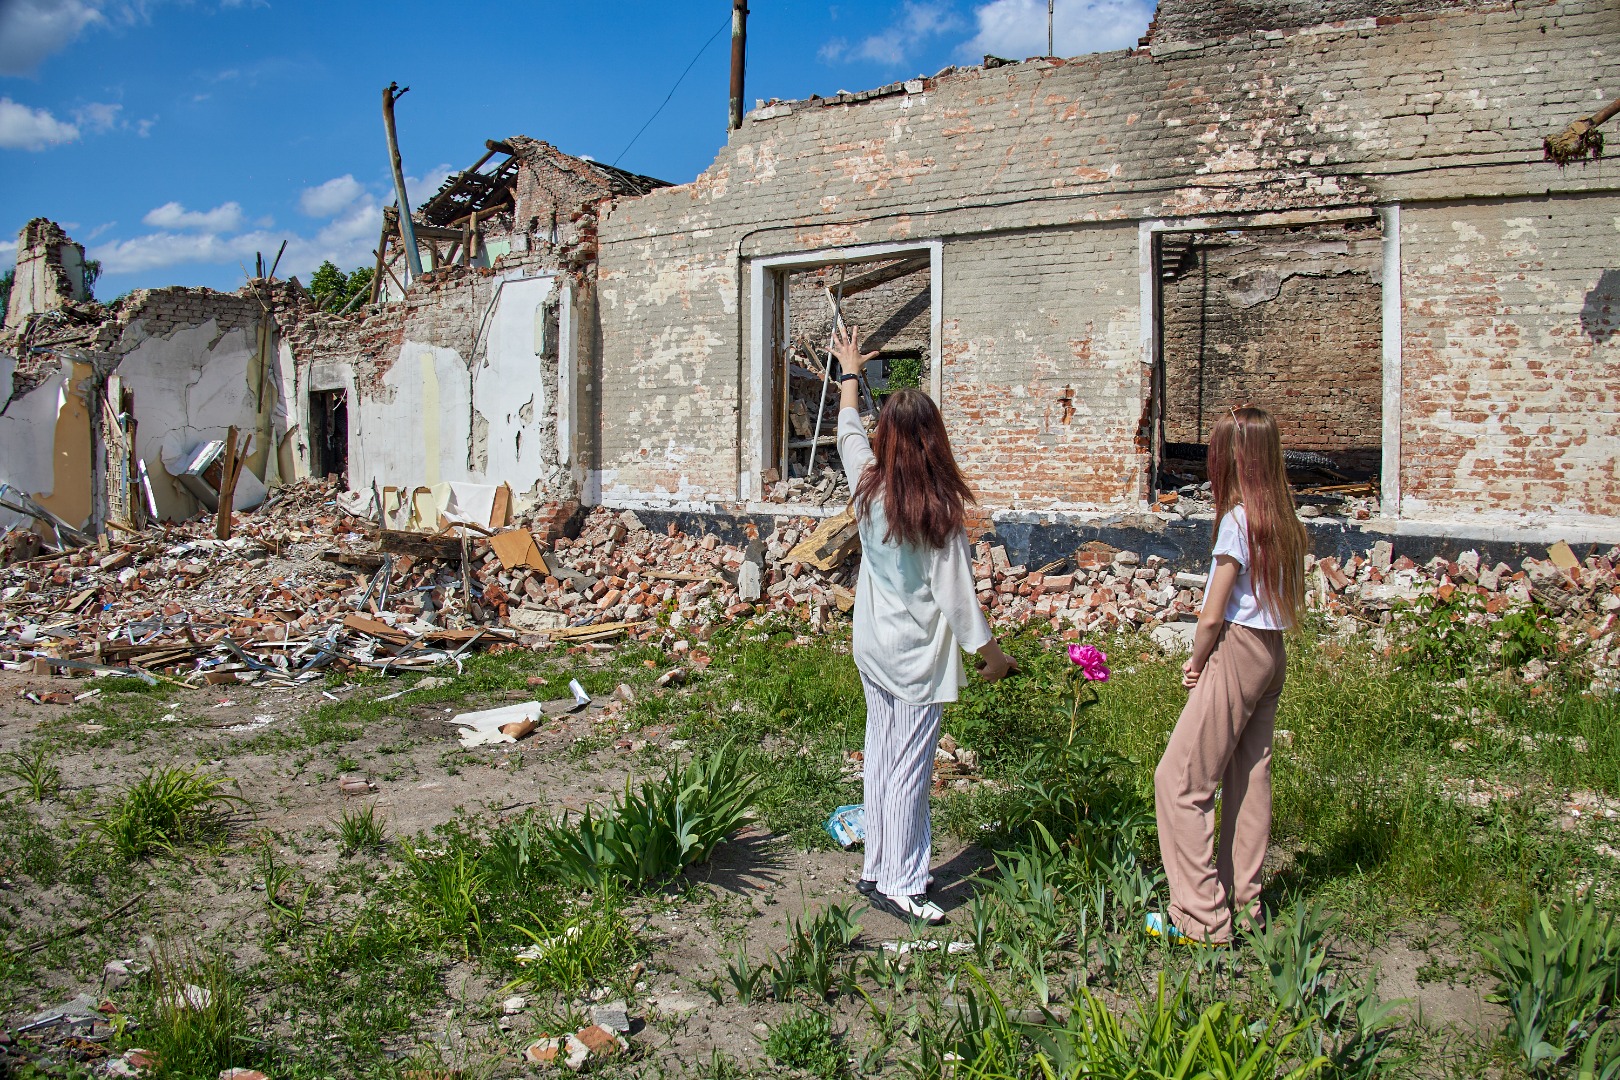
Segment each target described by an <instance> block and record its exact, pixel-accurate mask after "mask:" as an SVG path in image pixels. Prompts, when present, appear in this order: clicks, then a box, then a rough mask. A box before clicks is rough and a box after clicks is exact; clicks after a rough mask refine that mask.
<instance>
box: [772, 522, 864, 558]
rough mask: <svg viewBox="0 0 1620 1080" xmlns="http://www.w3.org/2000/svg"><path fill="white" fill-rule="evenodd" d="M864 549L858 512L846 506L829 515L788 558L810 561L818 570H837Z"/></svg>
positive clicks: (789, 553)
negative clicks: (838, 511) (841, 510)
mask: <svg viewBox="0 0 1620 1080" xmlns="http://www.w3.org/2000/svg"><path fill="white" fill-rule="evenodd" d="M860 550H861V534H860V531H859V529H858V528H857V527H856V524H855V514H854V512H853V511H851V510H848V509H846V510H845V511H844V512H843V513H841V514H837V515H835V516H833V517H830V518H827V519H826V520H825V521H823V522H822V523H821V524H820V525H819V526H817V527H816V531H815V532H813V533H811V534H810V535H809V536H808V537H806V538H805V539H804V540H803V541H801V542H800V543H799V546H798V547H796V548H794V549H793V550H792V551H790V552H788V556H787V561H788V562H802V563H809V564H810V565H811V566H813V567H815V568H816V569H817V570H822V571H827V570H836V569H838V567H840V566H842V565H843V564H844V562H845V560H847V559H848V558H849V557H850V556H851V555H853V554H855V553H856V552H858V551H860Z"/></svg>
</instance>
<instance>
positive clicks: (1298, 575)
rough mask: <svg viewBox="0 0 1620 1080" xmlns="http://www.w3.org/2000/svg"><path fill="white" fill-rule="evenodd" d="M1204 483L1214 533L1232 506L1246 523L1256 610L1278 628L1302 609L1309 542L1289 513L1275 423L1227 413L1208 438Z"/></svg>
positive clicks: (1255, 412)
mask: <svg viewBox="0 0 1620 1080" xmlns="http://www.w3.org/2000/svg"><path fill="white" fill-rule="evenodd" d="M1209 482H1210V486H1211V487H1213V488H1214V495H1215V532H1216V535H1219V534H1220V531H1221V522H1222V521H1224V520H1225V519H1226V515H1227V514H1229V513H1231V512H1232V507H1234V506H1236V505H1237V504H1238V503H1242V504H1243V513H1244V516H1245V517H1247V518H1248V521H1249V561H1250V562H1251V563H1253V565H1252V566H1250V567H1249V575H1250V578H1251V580H1253V582H1254V586H1255V594H1256V596H1257V597H1258V598H1259V600H1260V604H1261V606H1263V607H1264V608H1265V609H1266V610H1267V611H1269V612H1270V613H1271V614H1272V616H1273V617H1274V618H1276V619H1277V621H1278V622H1280V623H1282V624H1283V625H1284V626H1293V625H1294V624H1295V623H1297V622H1298V621H1299V616H1300V614H1301V613H1302V612H1303V611H1304V609H1305V553H1306V551H1307V550H1308V548H1309V547H1310V539H1309V537H1307V536H1306V535H1305V526H1304V525H1301V524H1300V521H1299V514H1298V512H1297V511H1296V510H1295V509H1294V496H1293V495H1292V494H1291V493H1290V492H1289V490H1288V470H1287V467H1286V466H1285V465H1284V464H1283V453H1282V439H1281V438H1279V437H1278V435H1277V422H1276V421H1275V420H1273V419H1272V418H1271V414H1270V413H1268V412H1266V411H1265V410H1264V409H1252V408H1242V409H1233V410H1232V414H1231V415H1230V416H1223V417H1221V418H1220V420H1219V421H1218V422H1217V423H1216V424H1215V429H1214V430H1213V431H1211V432H1210V433H1209Z"/></svg>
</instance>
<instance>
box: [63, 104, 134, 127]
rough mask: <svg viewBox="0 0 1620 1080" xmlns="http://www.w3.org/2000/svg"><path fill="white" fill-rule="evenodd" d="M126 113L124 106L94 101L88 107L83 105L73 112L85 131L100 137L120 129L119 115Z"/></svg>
mask: <svg viewBox="0 0 1620 1080" xmlns="http://www.w3.org/2000/svg"><path fill="white" fill-rule="evenodd" d="M123 111H124V107H123V106H122V105H115V104H113V103H111V102H101V101H92V102H90V103H89V104H88V105H81V106H79V107H78V108H77V109H74V110H73V119H74V120H76V121H78V123H79V126H80V127H82V128H83V129H84V130H86V131H88V132H90V133H92V134H96V135H99V134H101V133H102V132H106V131H111V130H112V129H113V128H116V127H119V126H120V124H119V120H118V114H119V113H121V112H123Z"/></svg>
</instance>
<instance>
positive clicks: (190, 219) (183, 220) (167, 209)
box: [141, 202, 242, 233]
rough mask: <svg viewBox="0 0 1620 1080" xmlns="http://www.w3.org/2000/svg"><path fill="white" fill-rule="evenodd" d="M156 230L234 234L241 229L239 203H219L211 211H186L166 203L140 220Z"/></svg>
mask: <svg viewBox="0 0 1620 1080" xmlns="http://www.w3.org/2000/svg"><path fill="white" fill-rule="evenodd" d="M141 221H143V222H144V223H146V224H147V225H151V226H152V227H153V228H157V229H195V230H196V231H198V232H206V233H222V232H235V231H236V230H237V229H240V228H241V227H242V206H241V204H240V203H234V202H228V203H220V204H219V205H218V206H216V207H214V208H213V209H212V210H187V209H186V208H185V207H184V206H181V205H180V204H179V203H177V202H166V203H164V204H163V205H162V206H160V207H158V208H157V209H155V210H149V211H147V214H146V216H145V217H143V218H142V219H141Z"/></svg>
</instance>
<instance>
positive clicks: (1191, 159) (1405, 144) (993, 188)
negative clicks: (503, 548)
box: [593, 0, 1620, 509]
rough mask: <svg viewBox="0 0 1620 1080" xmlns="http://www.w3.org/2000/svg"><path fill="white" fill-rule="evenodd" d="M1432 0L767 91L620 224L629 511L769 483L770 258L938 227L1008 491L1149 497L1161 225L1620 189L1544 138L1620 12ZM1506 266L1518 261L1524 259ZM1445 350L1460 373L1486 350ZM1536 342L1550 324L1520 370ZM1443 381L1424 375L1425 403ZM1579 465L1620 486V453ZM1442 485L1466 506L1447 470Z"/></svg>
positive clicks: (615, 423)
mask: <svg viewBox="0 0 1620 1080" xmlns="http://www.w3.org/2000/svg"><path fill="white" fill-rule="evenodd" d="M1433 6H1434V7H1439V8H1441V9H1443V10H1439V11H1438V12H1436V11H1433V10H1426V11H1423V12H1410V13H1407V14H1400V13H1396V14H1394V15H1390V16H1385V17H1380V18H1377V19H1375V20H1374V19H1369V21H1365V22H1354V23H1351V24H1348V25H1343V26H1339V27H1332V26H1328V27H1322V26H1309V27H1303V26H1301V25H1299V23H1298V22H1297V21H1294V22H1288V21H1287V20H1283V21H1284V22H1288V25H1286V26H1281V27H1277V28H1273V27H1268V26H1265V25H1264V21H1267V20H1259V21H1257V22H1255V23H1253V24H1250V25H1248V26H1247V30H1248V32H1247V33H1245V34H1243V35H1241V36H1236V37H1232V38H1230V39H1228V40H1217V41H1206V40H1203V39H1199V40H1196V41H1194V40H1163V41H1156V42H1154V43H1153V44H1152V45H1151V46H1150V47H1149V48H1147V49H1143V50H1135V51H1130V52H1117V53H1106V54H1099V55H1094V56H1087V57H1081V58H1077V59H1074V60H1069V61H1056V62H1053V61H1044V60H1037V61H1033V62H1030V63H1025V64H1014V65H1009V66H1005V67H1000V68H997V69H993V70H983V69H970V70H966V71H960V72H954V73H946V74H944V75H942V76H940V77H937V78H933V79H920V80H915V81H913V82H910V83H906V84H895V85H893V86H889V87H882V88H879V89H877V90H874V91H870V92H866V93H862V94H857V95H839V96H838V97H836V98H832V99H811V100H809V101H802V102H773V103H770V104H768V105H766V106H765V107H764V108H762V109H760V110H756V112H755V113H754V114H752V116H751V118H750V120H749V121H748V122H747V123H745V125H744V127H743V128H742V129H741V130H740V131H738V132H735V133H733V135H732V137H731V141H730V144H729V145H728V147H727V148H726V149H725V150H723V151H722V152H721V154H720V155H719V157H718V158H717V160H716V161H715V163H714V165H713V166H712V167H711V168H710V169H709V170H708V171H706V172H705V173H704V174H703V175H702V176H700V177H699V178H698V179H697V180H696V181H695V182H693V183H691V184H688V185H684V186H681V187H678V188H672V189H667V190H663V191H658V192H654V193H653V194H651V195H649V196H647V197H645V198H641V199H635V200H623V201H621V202H620V203H618V204H617V206H616V207H615V208H614V209H613V210H612V211H611V213H610V214H609V215H608V216H607V217H606V218H605V220H604V222H603V225H602V230H601V261H600V266H599V280H600V285H601V297H600V299H601V311H602V315H601V319H602V328H601V332H602V341H603V347H604V355H603V358H602V364H601V367H600V369H599V371H598V372H597V378H598V379H599V380H600V394H601V402H602V404H601V415H602V416H603V417H604V418H610V420H611V421H612V422H609V423H605V424H604V427H603V430H602V433H601V442H600V446H599V448H598V454H599V456H598V458H597V460H596V461H595V462H594V463H593V466H594V470H595V471H594V477H595V480H596V489H597V491H598V492H599V493H600V495H601V497H602V498H604V499H606V500H608V501H610V502H615V501H617V502H623V503H635V502H638V501H639V502H664V503H677V502H687V503H690V502H728V501H733V500H736V499H738V498H741V497H748V496H749V495H750V492H751V490H757V485H756V486H753V487H751V483H752V481H753V480H754V479H755V478H751V477H750V476H749V462H750V460H751V455H752V453H753V450H754V443H755V441H756V440H757V439H758V438H759V433H758V432H757V431H756V430H754V428H755V426H757V425H756V423H755V421H754V419H753V413H754V409H755V401H756V399H757V395H758V390H757V386H758V381H757V379H758V377H757V373H756V372H755V371H754V366H755V361H754V359H753V357H752V355H751V352H752V350H751V342H752V340H753V339H754V336H755V330H756V328H755V326H754V319H755V317H756V315H755V308H754V307H753V305H754V303H755V300H756V297H755V294H754V288H753V280H754V270H753V267H754V260H756V259H758V258H762V257H765V256H771V255H779V254H789V253H803V252H813V251H818V250H821V249H828V248H836V247H843V246H848V245H856V244H885V243H889V244H894V243H915V242H920V241H922V240H925V239H939V240H940V241H941V242H942V244H943V258H942V263H943V279H942V282H941V285H942V293H943V297H944V300H943V310H942V317H943V327H944V330H943V333H944V340H943V341H942V342H941V343H940V347H941V352H942V356H943V361H944V363H943V371H942V378H943V379H944V382H945V385H944V402H943V404H944V406H945V413H946V419H947V424H948V425H949V426H950V428H951V431H952V436H953V439H954V440H956V443H957V445H958V447H959V449H960V451H961V455H962V457H963V464H964V467H965V468H966V469H967V470H968V471H969V473H970V474H971V475H973V476H974V478H975V480H976V483H977V484H978V487H979V491H980V494H981V496H982V497H983V498H984V500H985V502H986V504H987V505H988V506H990V507H992V508H1029V509H1042V508H1049V507H1051V508H1065V507H1080V506H1088V505H1089V506H1107V507H1121V506H1124V507H1134V506H1136V505H1139V503H1140V500H1141V499H1143V498H1144V497H1145V496H1146V495H1147V494H1148V490H1149V481H1148V477H1147V469H1148V462H1149V457H1148V450H1149V444H1150V440H1149V438H1148V431H1149V426H1150V425H1149V422H1148V421H1149V409H1148V406H1149V398H1148V387H1149V380H1148V377H1147V376H1148V370H1149V369H1148V361H1149V359H1150V358H1151V350H1150V348H1149V347H1148V342H1149V341H1150V333H1151V329H1152V316H1151V312H1144V311H1143V309H1142V293H1143V288H1142V283H1143V275H1144V273H1145V272H1148V268H1147V267H1146V266H1145V265H1144V261H1143V255H1142V253H1143V251H1144V250H1145V249H1146V248H1147V246H1148V245H1147V242H1146V240H1145V238H1144V237H1142V236H1141V235H1140V234H1139V232H1138V227H1139V226H1140V225H1141V224H1142V223H1143V222H1145V221H1150V220H1153V219H1182V220H1185V219H1190V218H1200V219H1209V220H1210V221H1211V222H1212V226H1211V227H1215V228H1219V227H1221V224H1220V223H1222V222H1224V221H1232V222H1234V223H1240V224H1246V225H1254V224H1287V223H1305V222H1310V221H1311V220H1313V217H1312V215H1314V214H1318V213H1325V212H1328V211H1338V210H1343V209H1345V208H1354V207H1367V208H1371V207H1374V206H1381V205H1392V204H1402V203H1410V202H1417V201H1428V200H1445V199H1465V198H1469V197H1471V196H1474V195H1478V194H1480V193H1487V192H1488V193H1491V194H1492V195H1516V194H1517V195H1523V194H1528V193H1531V192H1546V191H1549V190H1551V191H1557V192H1561V193H1564V198H1566V199H1567V200H1568V201H1571V202H1576V201H1581V200H1585V199H1591V198H1593V197H1595V193H1599V192H1603V191H1606V190H1607V189H1608V188H1610V187H1611V186H1612V180H1610V179H1608V178H1607V177H1606V176H1605V175H1603V170H1602V169H1601V168H1593V167H1579V168H1575V169H1570V170H1565V171H1560V170H1558V169H1556V168H1555V167H1553V166H1552V165H1550V164H1546V163H1543V162H1542V161H1541V160H1540V153H1539V145H1540V136H1541V134H1542V133H1543V132H1544V131H1548V130H1555V129H1557V128H1558V127H1560V126H1561V125H1562V124H1564V123H1567V122H1568V120H1570V119H1572V118H1574V117H1576V116H1579V115H1583V114H1584V113H1586V112H1590V111H1591V108H1592V104H1593V102H1594V100H1598V99H1601V100H1607V96H1612V94H1613V93H1614V92H1615V91H1616V90H1617V89H1620V13H1617V12H1616V10H1615V9H1614V7H1613V6H1612V4H1608V3H1606V2H1604V0H1534V2H1530V3H1520V4H1518V5H1515V6H1512V7H1509V6H1505V5H1494V4H1487V5H1478V6H1476V5H1460V6H1459V5H1443V4H1442V5H1433ZM1476 7H1477V9H1476ZM1258 10H1261V11H1262V13H1264V11H1267V10H1269V9H1265V8H1261V9H1258ZM1403 10H1404V9H1403ZM1572 56H1579V57H1580V58H1581V61H1580V63H1579V64H1572V63H1570V57H1572ZM1554 258H1555V256H1552V255H1549V256H1548V261H1549V262H1552V261H1553V260H1554ZM1583 258H1584V257H1583ZM1408 265H1410V260H1409V261H1408ZM1490 265H1491V267H1492V268H1491V270H1490V271H1489V275H1490V276H1494V275H1496V274H1499V273H1501V274H1516V273H1518V271H1517V270H1509V269H1508V264H1507V263H1505V262H1503V261H1500V260H1496V261H1492V262H1491V264H1490ZM1427 269H1429V268H1426V267H1413V270H1412V272H1413V280H1412V282H1411V283H1410V284H1409V286H1408V287H1407V288H1406V289H1405V290H1404V295H1405V297H1406V305H1407V307H1408V308H1409V309H1411V308H1413V307H1416V308H1417V309H1418V311H1419V312H1420V313H1421V311H1422V310H1423V306H1424V305H1426V304H1429V303H1430V300H1429V299H1428V298H1427V297H1426V296H1425V295H1424V281H1425V280H1429V277H1428V275H1427V274H1426V270H1427ZM1589 270H1590V267H1589V266H1584V265H1583V266H1582V267H1581V271H1580V272H1581V274H1583V275H1586V274H1588V271H1589ZM1446 272H1447V273H1450V274H1453V275H1461V276H1463V277H1464V278H1466V277H1467V276H1468V275H1469V273H1470V271H1469V270H1468V269H1467V268H1466V267H1463V268H1461V269H1459V268H1457V267H1455V266H1453V267H1450V268H1448V269H1447V270H1446ZM1586 287H1587V288H1590V287H1591V282H1588V283H1587V286H1586ZM1517 299H1518V297H1517V294H1516V299H1515V303H1516V302H1517ZM1524 302H1525V303H1526V304H1527V305H1528V306H1527V307H1525V308H1523V309H1520V308H1518V307H1515V306H1512V305H1507V306H1503V307H1501V308H1499V309H1497V314H1496V315H1495V316H1494V318H1496V319H1497V320H1498V321H1499V322H1500V323H1502V324H1503V325H1504V326H1505V325H1508V324H1512V325H1515V326H1518V325H1523V326H1524V327H1525V328H1527V329H1528V328H1531V327H1536V328H1538V329H1537V332H1538V333H1554V332H1556V333H1557V334H1559V335H1570V336H1572V335H1575V334H1577V333H1578V327H1579V324H1578V319H1577V312H1576V310H1573V309H1572V310H1569V311H1562V310H1561V312H1560V314H1559V315H1558V316H1556V317H1549V316H1544V315H1543V314H1541V313H1540V312H1538V311H1537V305H1536V303H1535V302H1534V301H1533V300H1531V299H1529V298H1525V299H1524ZM1577 307H1578V305H1577ZM1452 316H1453V317H1460V313H1456V312H1453V313H1452ZM1521 320H1522V322H1521ZM1408 334H1409V338H1408V340H1409V341H1410V340H1411V339H1410V334H1411V329H1410V328H1409V329H1408ZM1522 340H1524V339H1522V338H1521V341H1522ZM1438 349H1439V352H1440V354H1441V355H1442V357H1443V358H1444V362H1445V363H1447V364H1452V365H1454V366H1453V368H1452V370H1453V371H1454V372H1460V371H1464V370H1471V369H1472V367H1473V365H1475V364H1478V363H1479V362H1480V360H1479V358H1478V356H1477V355H1457V354H1455V353H1454V352H1453V351H1452V350H1451V349H1450V347H1449V346H1447V345H1445V344H1443V343H1442V344H1440V345H1439V346H1438ZM1476 351H1477V350H1476ZM1465 352H1468V351H1466V350H1465ZM1534 359H1535V355H1534V352H1533V351H1532V348H1531V347H1530V346H1529V344H1528V343H1526V344H1525V345H1523V346H1522V347H1517V348H1516V350H1515V351H1511V352H1510V353H1509V354H1508V355H1506V356H1505V357H1504V358H1503V360H1502V362H1503V363H1504V364H1505V365H1507V366H1508V367H1509V368H1512V367H1515V366H1521V365H1524V364H1526V363H1527V362H1529V361H1531V360H1534ZM1419 366H1421V365H1419ZM1434 389H1435V388H1434V387H1433V386H1432V384H1431V385H1428V386H1425V385H1411V384H1409V385H1408V386H1407V393H1406V396H1405V400H1406V404H1407V407H1408V408H1410V409H1414V410H1421V409H1422V408H1423V407H1424V405H1423V403H1422V400H1421V399H1422V398H1423V396H1424V395H1425V394H1431V393H1433V392H1434ZM1574 392H1575V393H1576V394H1577V395H1578V393H1579V391H1574ZM1570 402H1571V403H1572V404H1578V397H1577V398H1571V399H1570ZM970 410H971V411H972V412H974V413H976V414H977V415H970ZM1065 415H1067V416H1068V421H1067V423H1063V422H1061V421H1060V422H1059V423H1058V424H1057V425H1056V426H1055V427H1049V426H1047V425H1049V424H1050V423H1051V422H1050V421H1049V420H1048V419H1047V418H1048V417H1058V418H1062V417H1064V416H1065ZM1538 467H1541V468H1555V466H1553V465H1551V463H1547V462H1542V463H1540V465H1539V466H1538ZM1575 467H1576V468H1577V470H1581V471H1583V481H1582V482H1583V484H1589V485H1591V486H1592V487H1594V488H1597V489H1603V490H1607V491H1610V492H1611V495H1612V496H1620V488H1617V487H1616V486H1615V485H1614V483H1613V480H1612V477H1611V476H1610V474H1609V471H1608V470H1598V471H1594V470H1597V467H1596V466H1584V465H1576V466H1575ZM1557 471H1558V472H1567V471H1568V470H1564V469H1561V468H1560V469H1557ZM1498 480H1499V482H1500V483H1499V490H1498V491H1497V492H1496V493H1495V494H1493V495H1492V498H1500V499H1503V500H1506V501H1507V502H1514V501H1516V500H1519V499H1521V498H1524V499H1530V501H1537V500H1534V499H1533V498H1532V497H1531V496H1532V492H1531V489H1532V488H1533V487H1534V485H1533V484H1531V485H1529V486H1526V483H1525V478H1524V477H1517V478H1515V477H1514V476H1512V475H1511V474H1508V473H1500V474H1498ZM1427 483H1429V484H1431V485H1433V486H1434V488H1435V496H1436V499H1437V502H1439V503H1444V502H1445V501H1447V500H1446V497H1445V496H1444V495H1443V494H1442V492H1441V491H1440V490H1439V489H1440V488H1441V487H1442V486H1443V485H1444V484H1445V483H1446V478H1445V477H1444V476H1443V475H1435V476H1433V477H1431V478H1430V479H1428V480H1427ZM1457 505H1458V508H1459V509H1472V508H1473V507H1475V506H1477V505H1480V500H1477V499H1471V498H1469V497H1466V496H1465V497H1463V498H1462V499H1461V501H1460V502H1459V503H1458V504H1457Z"/></svg>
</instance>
